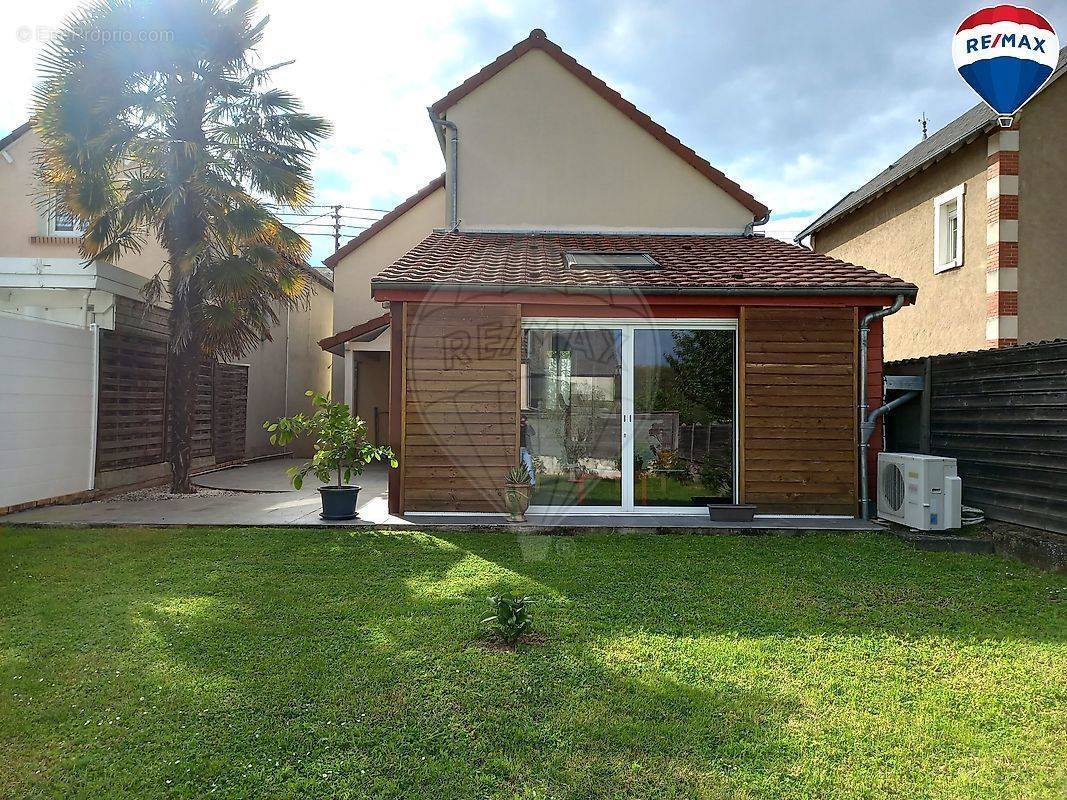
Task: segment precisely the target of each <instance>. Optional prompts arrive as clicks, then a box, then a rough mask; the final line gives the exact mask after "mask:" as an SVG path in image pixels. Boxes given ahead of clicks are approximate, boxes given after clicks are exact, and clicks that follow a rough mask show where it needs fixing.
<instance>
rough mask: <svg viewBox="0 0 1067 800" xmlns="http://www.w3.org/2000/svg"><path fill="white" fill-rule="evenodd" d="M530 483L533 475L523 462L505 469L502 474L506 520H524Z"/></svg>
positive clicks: (528, 505) (528, 502)
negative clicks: (506, 511) (504, 472)
mask: <svg viewBox="0 0 1067 800" xmlns="http://www.w3.org/2000/svg"><path fill="white" fill-rule="evenodd" d="M532 483H533V476H532V475H530V470H529V468H528V467H527V466H526V465H525V464H519V465H517V466H514V467H512V468H511V469H509V470H508V471H507V474H506V475H505V476H504V503H505V506H506V507H507V510H508V522H525V521H526V509H528V508H529V507H530V486H531V485H532Z"/></svg>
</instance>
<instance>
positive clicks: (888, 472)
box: [882, 464, 904, 511]
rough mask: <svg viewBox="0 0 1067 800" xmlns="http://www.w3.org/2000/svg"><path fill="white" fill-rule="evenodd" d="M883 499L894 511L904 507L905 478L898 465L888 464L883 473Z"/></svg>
mask: <svg viewBox="0 0 1067 800" xmlns="http://www.w3.org/2000/svg"><path fill="white" fill-rule="evenodd" d="M882 499H883V500H885V502H886V505H888V506H889V508H890V509H892V510H893V511H900V508H901V506H903V505H904V476H903V475H902V474H901V472H900V467H898V466H897V465H896V464H886V465H885V469H884V470H883V472H882Z"/></svg>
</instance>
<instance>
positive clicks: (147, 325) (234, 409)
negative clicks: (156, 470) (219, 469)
mask: <svg viewBox="0 0 1067 800" xmlns="http://www.w3.org/2000/svg"><path fill="white" fill-rule="evenodd" d="M118 300H119V303H118V306H117V308H116V320H115V330H113V331H101V333H100V401H99V413H98V422H97V448H96V453H97V455H96V469H97V472H106V471H109V470H117V469H127V468H130V467H143V466H148V465H151V464H159V463H162V462H164V461H166V460H167V425H166V424H165V421H166V415H167V403H166V397H167V312H166V310H165V309H159V308H153V309H152V310H151V311H150V312H149V313H148V314H147V315H145V314H144V312H143V305H142V304H141V303H139V302H137V301H133V300H128V299H126V298H121V297H120V298H118ZM247 398H248V368H247V367H241V366H235V365H231V364H218V363H212V362H205V363H204V364H203V365H202V367H201V370H200V375H199V379H198V382H197V398H196V410H195V423H194V427H193V456H194V457H196V458H202V457H206V456H212V455H213V456H214V457H215V460H216V461H219V462H221V461H233V460H237V459H240V458H243V457H244V452H245V414H246V408H247Z"/></svg>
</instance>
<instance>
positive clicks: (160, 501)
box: [0, 459, 882, 533]
mask: <svg viewBox="0 0 1067 800" xmlns="http://www.w3.org/2000/svg"><path fill="white" fill-rule="evenodd" d="M295 463H298V462H296V461H294V460H292V459H272V460H268V461H258V462H255V463H252V464H246V465H243V466H238V467H230V468H228V469H224V470H219V471H217V472H209V473H206V474H204V475H200V476H198V477H197V478H196V481H195V482H196V484H197V486H199V487H201V492H200V493H199V494H196V495H191V496H187V497H175V496H172V495H169V494H167V493H166V492H165V491H164V490H163V489H147V490H142V491H136V492H131V493H130V494H126V495H120V496H116V497H112V498H109V499H106V500H95V501H93V502H90V503H77V504H72V505H62V506H45V507H42V508H34V509H30V510H29V511H21V512H18V513H16V514H9V515H7V516H4V517H0V523H6V524H18V525H41V526H60V525H79V526H107V525H119V526H134V525H153V526H154V525H210V526H223V527H225V526H262V527H284V526H292V525H295V526H314V525H334V526H342V527H374V528H412V527H415V528H424V529H425V528H442V527H447V528H451V529H456V528H465V529H466V528H478V529H485V528H502V529H508V530H516V529H521V530H527V531H530V532H537V531H542V530H544V531H549V530H550V531H552V532H555V533H560V532H564V531H566V530H568V529H571V530H578V529H583V528H597V529H600V530H612V531H618V532H628V531H632V530H645V531H647V530H648V529H650V528H651V529H658V530H662V531H664V532H667V531H671V530H678V529H686V530H689V531H692V532H694V533H696V532H708V533H724V532H729V531H771V530H776V531H802V530H842V531H858V530H882V528H881V526H879V525H877V524H874V523H865V522H863V521H862V520H852V519H837V518H832V519H831V518H823V519H818V518H810V517H807V518H805V517H773V518H757V519H756V520H755V521H754V522H749V523H738V522H730V523H713V522H711V521H710V520H709V519H708V518H707V517H705V516H688V517H684V516H675V515H669V516H635V515H625V514H596V515H579V514H563V515H560V514H553V515H537V514H530V515H528V521H527V522H526V523H525V524H522V525H514V524H509V523H507V521H506V520H505V518H504V516H503V515H499V516H496V515H493V516H477V515H470V516H466V515H444V514H440V515H439V514H412V515H410V516H408V517H407V518H401V517H394V516H391V515H390V514H389V510H388V499H389V493H388V486H387V480H386V470H385V469H384V468H381V467H377V466H375V467H371V468H369V469H368V470H367V472H366V473H364V474H363V475H362V476H361V477H360V478H359V480H358V481H357V483H358V484H359V485H360V486H362V487H363V488H362V491H360V493H359V503H358V505H357V511H358V513H359V519H356V520H349V521H346V522H325V521H324V520H322V519H320V518H319V511H320V509H321V506H320V502H319V492H318V487H319V486H320V485H321V484H320V483H318V482H317V481H315V480H311V481H308V482H307V483H306V484H305V485H304V488H303V489H300V490H296V489H293V487H292V486H291V485H290V483H289V478H288V476H287V475H286V474H285V471H286V469H288V468H289V467H290V466H292V465H293V464H295Z"/></svg>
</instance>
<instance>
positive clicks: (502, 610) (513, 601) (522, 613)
mask: <svg viewBox="0 0 1067 800" xmlns="http://www.w3.org/2000/svg"><path fill="white" fill-rule="evenodd" d="M531 602H533V598H532V597H499V596H498V597H490V598H489V607H490V608H492V609H493V613H492V614H490V615H489V616H488V617H486V618H485V619H483V620H482V624H483V625H485V626H486V627H487V628H489V630H490V631H492V632H493V634H494V635H496V636H497V637H498V638H499V639H500V640H501V641H503V642H504V643H505V644H509V645H513V644H515V642H517V641H518V640H519V639H520V638H521V637H522V636H523V635H524V634H526V633H529V632H530V626H531V625H533V614H531V613H530V609H529V607H528V606H529V604H530V603H531Z"/></svg>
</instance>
